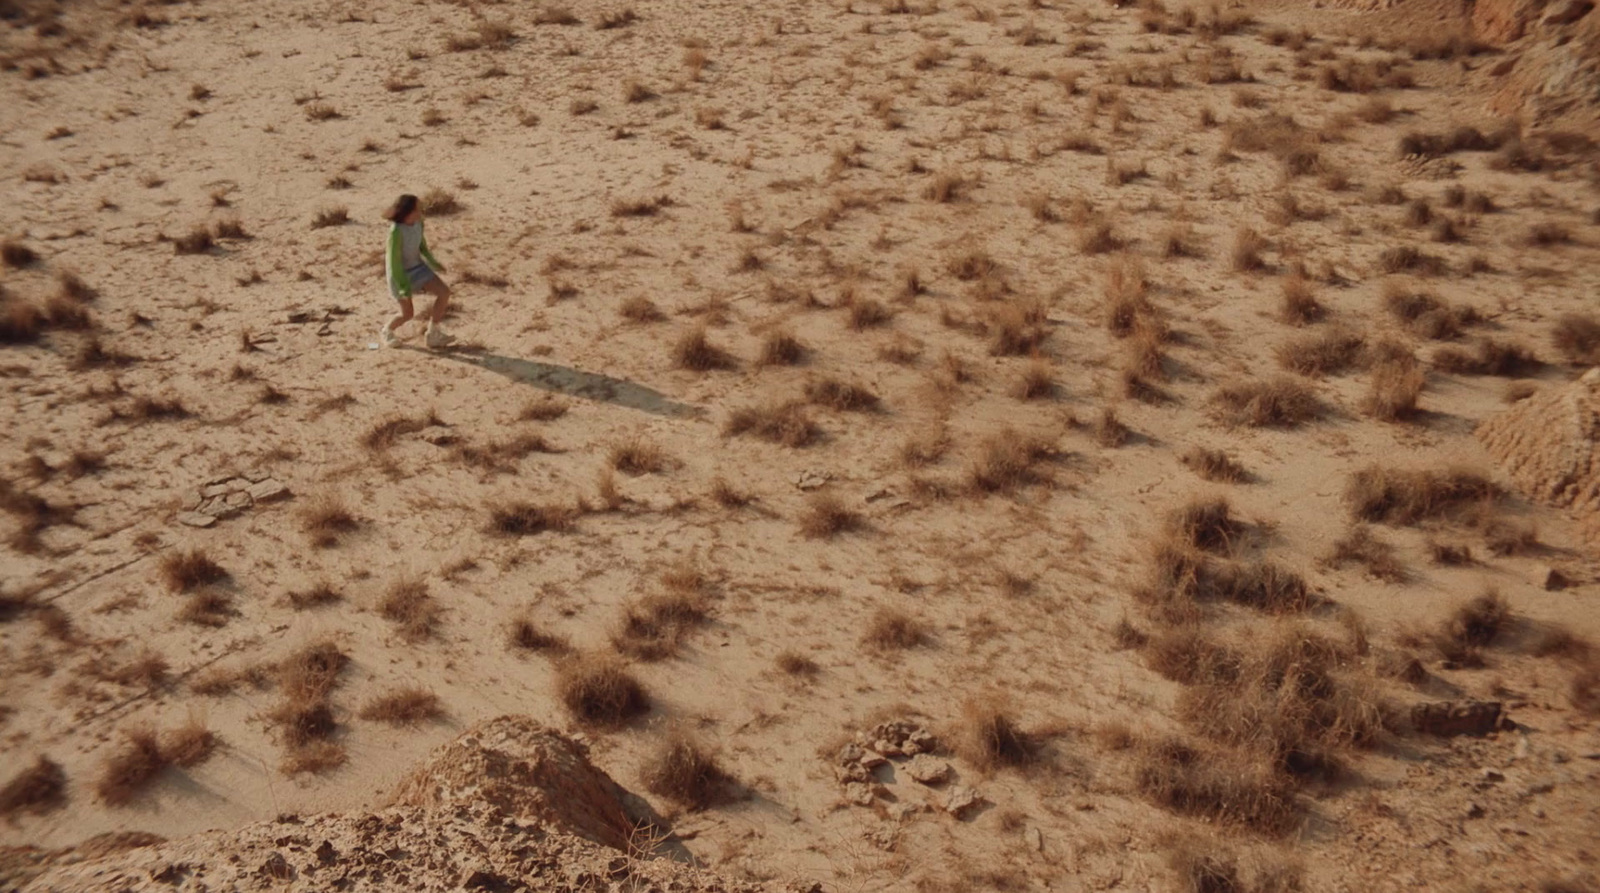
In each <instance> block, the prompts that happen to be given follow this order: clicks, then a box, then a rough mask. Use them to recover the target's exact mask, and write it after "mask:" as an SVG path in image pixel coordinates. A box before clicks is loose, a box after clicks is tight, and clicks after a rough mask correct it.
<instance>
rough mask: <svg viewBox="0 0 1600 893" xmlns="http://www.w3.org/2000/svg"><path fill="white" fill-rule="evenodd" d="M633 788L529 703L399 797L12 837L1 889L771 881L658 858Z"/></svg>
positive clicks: (550, 886)
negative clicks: (119, 831) (52, 844)
mask: <svg viewBox="0 0 1600 893" xmlns="http://www.w3.org/2000/svg"><path fill="white" fill-rule="evenodd" d="M631 799H632V798H631V796H630V795H629V794H628V793H627V792H626V791H625V790H624V789H622V788H621V787H620V786H618V785H617V784H616V783H615V782H614V781H612V780H611V779H610V777H608V776H607V775H606V774H605V773H604V772H602V771H600V770H599V769H598V768H596V767H595V766H594V765H592V764H591V763H590V762H589V760H588V758H587V755H586V754H585V752H584V749H583V747H582V746H581V745H580V744H578V743H577V742H574V741H572V740H571V739H568V738H566V737H564V736H562V735H560V734H558V733H556V732H553V731H551V730H549V729H546V728H544V727H543V726H541V725H539V724H538V723H537V722H535V721H533V720H532V719H529V718H527V717H500V718H498V719H493V720H489V721H487V722H484V723H480V724H479V725H477V726H475V727H474V728H472V729H471V730H469V731H467V732H466V733H464V734H463V735H461V737H459V738H457V739H456V740H455V741H452V742H450V743H449V744H447V745H444V746H443V747H440V748H439V749H438V750H436V751H435V752H434V753H433V754H432V755H431V756H430V757H429V758H428V760H427V761H426V762H424V763H423V765H421V766H419V767H418V768H417V770H416V771H415V772H414V773H413V774H412V775H411V776H409V777H408V778H407V779H406V780H405V781H404V782H402V783H401V785H400V786H399V788H398V790H397V791H396V792H395V794H394V796H393V798H392V801H391V802H392V805H390V806H388V807H387V808H385V809H381V810H377V811H361V812H351V813H344V814H328V815H318V816H306V817H301V816H292V815H290V816H280V817H279V818H277V819H276V820H274V821H270V822H258V823H256V824H254V825H249V826H247V827H245V828H243V829H240V830H238V831H211V832H207V833H204V834H199V835H196V836H194V837H189V838H185V839H182V840H173V841H162V840H161V839H160V838H154V837H140V838H138V839H120V838H119V839H118V840H116V841H112V842H110V843H107V842H105V841H88V842H85V844H84V845H82V846H80V847H74V848H71V849H67V850H40V849H36V848H18V849H12V850H9V851H0V890H13V889H18V890H22V891H27V893H44V891H51V893H78V891H82V893H89V891H105V890H116V891H127V893H145V891H163V893H171V891H196V893H198V891H203V890H237V891H267V890H271V891H275V893H293V891H308V893H309V891H323V890H343V891H353V893H359V891H372V893H379V891H383V893H392V891H401V890H404V891H407V893H413V891H445V890H491V891H527V893H568V891H571V893H576V891H592V890H614V889H628V890H633V889H637V890H671V891H678V893H758V891H761V890H764V889H766V888H765V887H763V886H761V885H756V884H748V883H742V882H735V881H728V880H725V879H723V878H720V877H717V876H715V875H712V874H710V873H707V872H705V871H701V870H699V869H697V868H694V867H692V866H689V865H685V864H682V863H679V862H675V861H672V860H668V859H655V858H649V857H648V855H647V853H648V851H650V850H652V849H654V847H653V846H652V845H651V843H652V842H653V841H658V840H660V839H661V836H662V835H663V834H664V832H663V831H661V830H659V826H657V825H653V824H651V823H650V821H649V817H648V816H641V815H639V813H638V811H637V810H636V809H630V806H629V801H630V800H631ZM636 829H637V830H636Z"/></svg>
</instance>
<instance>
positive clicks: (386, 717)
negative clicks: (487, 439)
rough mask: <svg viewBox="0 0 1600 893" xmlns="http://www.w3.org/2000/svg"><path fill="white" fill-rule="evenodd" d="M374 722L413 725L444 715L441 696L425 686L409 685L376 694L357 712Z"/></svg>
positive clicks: (363, 717)
mask: <svg viewBox="0 0 1600 893" xmlns="http://www.w3.org/2000/svg"><path fill="white" fill-rule="evenodd" d="M356 715H357V716H360V717H361V718H362V719H365V720H368V721H372V722H382V723H388V724H389V725H391V726H411V725H416V724H418V723H421V722H425V721H427V720H431V719H438V718H439V717H441V716H443V715H444V708H443V707H442V706H441V705H440V704H439V696H438V695H436V694H434V693H433V692H431V691H428V690H427V689H425V688H416V687H407V688H399V689H395V690H393V691H389V692H385V693H383V694H380V695H375V696H373V697H372V699H371V700H369V701H367V703H366V704H364V705H362V707H361V711H360V712H359V713H358V714H356Z"/></svg>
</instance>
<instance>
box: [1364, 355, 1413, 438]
mask: <svg viewBox="0 0 1600 893" xmlns="http://www.w3.org/2000/svg"><path fill="white" fill-rule="evenodd" d="M1426 381H1427V376H1426V374H1425V373H1424V372H1423V371H1422V366H1421V364H1419V363H1418V362H1417V361H1416V358H1415V357H1412V356H1411V355H1410V354H1403V355H1394V356H1391V357H1390V358H1389V359H1386V360H1384V361H1382V362H1380V363H1378V364H1377V366H1376V367H1374V368H1373V370H1372V380H1371V381H1370V382H1369V383H1368V388H1367V396H1366V398H1365V399H1364V400H1363V401H1362V405H1361V408H1362V409H1363V410H1364V411H1365V412H1366V413H1367V415H1370V416H1372V417H1373V418H1375V419H1378V420H1380V421H1385V422H1400V421H1405V420H1407V419H1411V418H1414V417H1415V416H1416V415H1417V411H1418V410H1417V400H1418V399H1419V398H1420V397H1421V396H1422V388H1423V385H1424V384H1425V383H1426Z"/></svg>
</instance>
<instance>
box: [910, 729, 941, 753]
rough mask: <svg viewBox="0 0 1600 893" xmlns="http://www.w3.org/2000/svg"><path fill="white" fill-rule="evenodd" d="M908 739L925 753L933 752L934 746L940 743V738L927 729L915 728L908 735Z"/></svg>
mask: <svg viewBox="0 0 1600 893" xmlns="http://www.w3.org/2000/svg"><path fill="white" fill-rule="evenodd" d="M906 741H908V742H910V743H911V744H914V745H916V746H917V748H918V749H919V750H921V751H922V752H923V753H933V750H934V748H935V747H936V746H937V745H938V743H939V740H938V739H937V738H935V737H933V733H932V732H929V731H928V730H927V729H913V730H912V732H911V734H910V735H907V736H906Z"/></svg>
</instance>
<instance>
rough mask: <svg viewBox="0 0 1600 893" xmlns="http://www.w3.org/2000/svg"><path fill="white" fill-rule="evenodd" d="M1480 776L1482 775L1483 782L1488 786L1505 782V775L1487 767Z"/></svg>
mask: <svg viewBox="0 0 1600 893" xmlns="http://www.w3.org/2000/svg"><path fill="white" fill-rule="evenodd" d="M1481 774H1482V775H1483V780H1484V781H1486V782H1488V783H1489V784H1499V783H1500V782H1502V781H1505V780H1506V776H1505V773H1503V772H1500V771H1498V770H1495V769H1490V768H1489V767H1487V766H1485V767H1484V768H1483V772H1482V773H1481Z"/></svg>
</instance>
